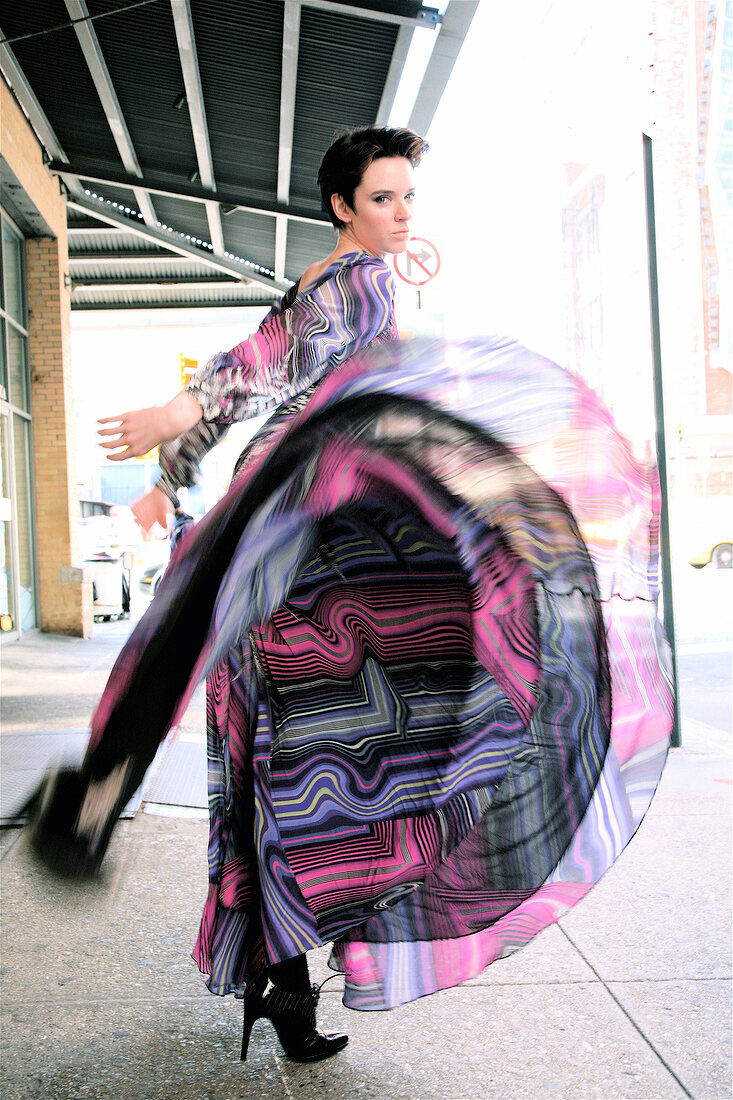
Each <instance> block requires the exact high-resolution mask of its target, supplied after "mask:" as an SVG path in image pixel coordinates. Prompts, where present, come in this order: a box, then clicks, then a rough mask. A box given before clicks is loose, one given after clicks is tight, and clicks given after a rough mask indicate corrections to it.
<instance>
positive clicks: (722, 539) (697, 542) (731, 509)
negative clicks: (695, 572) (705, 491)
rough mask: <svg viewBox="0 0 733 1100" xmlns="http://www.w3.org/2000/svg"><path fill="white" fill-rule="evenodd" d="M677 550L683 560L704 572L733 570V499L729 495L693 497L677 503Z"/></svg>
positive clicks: (675, 512)
mask: <svg viewBox="0 0 733 1100" xmlns="http://www.w3.org/2000/svg"><path fill="white" fill-rule="evenodd" d="M675 505H676V507H675V511H674V514H675V516H676V520H677V527H676V536H677V545H678V550H679V551H680V552H681V553H680V556H681V557H682V556H683V555H682V552H684V557H683V560H684V561H687V562H689V564H690V565H693V566H694V567H695V569H702V568H703V567H704V566H706V565H709V564H711V565H712V566H713V569H731V568H732V567H733V500H731V498H730V497H729V496H714V497H692V498H687V499H686V500H682V501H677V502H675Z"/></svg>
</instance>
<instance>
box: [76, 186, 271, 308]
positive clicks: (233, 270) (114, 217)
mask: <svg viewBox="0 0 733 1100" xmlns="http://www.w3.org/2000/svg"><path fill="white" fill-rule="evenodd" d="M68 206H69V207H71V209H72V210H80V211H83V213H85V214H92V215H93V216H94V217H95V218H99V219H100V221H103V222H107V224H108V225H114V226H116V227H117V229H124V230H127V232H129V233H133V234H134V235H135V236H136V237H142V238H143V240H147V241H154V242H155V244H159V245H162V246H163V248H167V249H169V250H170V251H171V252H177V253H178V254H179V255H180V256H185V257H186V258H187V259H189V260H195V261H196V263H200V264H206V266H207V267H212V268H214V269H215V270H217V271H224V272H226V274H227V275H234V277H235V278H237V279H239V280H241V281H242V282H247V281H251V282H255V283H261V284H262V286H266V287H267V288H268V290H274V291H276V292H277V293H279V294H283V293H284V292H285V291H286V290H288V288H289V285H290V284H289V283H280V282H278V281H277V280H276V279H273V278H272V277H271V276H269V275H265V274H264V273H263V272H261V271H258V270H257V268H256V267H254V266H250V265H245V264H244V263H241V264H240V263H236V262H235V261H234V260H229V259H227V257H226V256H214V254H213V253H211V252H202V251H201V249H199V248H197V247H196V246H195V245H187V244H186V242H185V241H182V240H181V239H180V238H178V237H176V236H174V235H173V234H172V233H166V232H165V231H163V230H161V229H155V228H153V227H151V226H149V225H143V224H142V222H133V221H131V220H130V219H129V218H126V217H125V215H124V214H117V213H115V211H114V210H112V209H111V208H110V207H108V206H106V205H105V206H100V204H99V203H98V202H95V201H94V200H93V199H89V198H87V197H86V196H84V197H82V198H73V199H69V200H68Z"/></svg>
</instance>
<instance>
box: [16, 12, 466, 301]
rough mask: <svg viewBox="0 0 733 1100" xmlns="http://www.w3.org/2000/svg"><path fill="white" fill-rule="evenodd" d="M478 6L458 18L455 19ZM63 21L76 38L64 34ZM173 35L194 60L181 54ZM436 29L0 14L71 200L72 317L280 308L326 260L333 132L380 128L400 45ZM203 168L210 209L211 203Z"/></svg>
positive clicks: (230, 16)
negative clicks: (281, 299) (323, 161)
mask: <svg viewBox="0 0 733 1100" xmlns="http://www.w3.org/2000/svg"><path fill="white" fill-rule="evenodd" d="M477 2H478V0H452V4H453V5H455V4H457V3H461V4H462V5H464V9H463V11H464V13H465V10H466V9H465V5H469V6H471V7H472V8H475V6H476V4H477ZM285 3H287V4H288V5H290V10H289V12H288V13H287V14H288V16H289V17H292V16H293V15H294V14H296V15H299V23H298V21H297V20H296V27H299V41H298V48H297V69H296V72H295V73H292V71H291V70H290V69H289V68H288V66H289V65H292V63H293V62H292V60H291V59H292V58H293V57H294V55H293V52H292V50H290V51H289V50H286V51H285V53H284V52H283V47H284V36H286V33H287V32H286V30H284V27H285V26H286V24H285V23H284V15H285V6H284V5H285ZM450 7H451V5H450V4H449V5H448V9H447V10H446V12H445V20H446V21H449V19H450V14H451V13H450ZM123 8H126V9H127V10H120V9H123ZM294 9H297V12H294ZM70 13H72V15H73V16H74V17H75V18H79V17H80V15H81V18H82V19H83V20H84V22H83V24H79V25H77V26H76V27H72V26H60V25H63V24H64V23H67V24H68V23H69V21H70V18H71V16H70ZM375 13H380V14H379V17H378V18H374V16H375ZM384 20H387V21H384ZM290 22H292V20H290ZM462 22H463V23H465V19H463V20H462ZM469 22H470V20H469ZM182 26H183V27H184V28H186V30H185V34H186V35H187V34H188V31H189V30H190V31H192V34H193V42H194V47H195V49H194V53H193V55H191V54H190V53H187V52H186V50H183V51H182V50H181V48H180V42H179V36H180V34H181V27H182ZM436 27H438V28H439V27H440V16H439V15H438V14H437V13H436V11H435V10H434V9H432V8H430V7H423V6H422V5H421V4H420V2H419V0H352V2H351V3H329V0H302V2H300V0H229V2H227V3H221V0H149V2H147V3H143V4H139V3H138V4H137V5H135V6H129V4H127V3H126V0H86V6H85V4H84V2H83V0H82V2H81V4H79V2H78V0H67V3H65V2H64V0H34V3H33V4H24V5H21V4H12V5H5V6H4V7H3V10H2V14H1V15H0V67H2V69H3V72H4V73H5V75H6V78H7V79H8V81H9V83H10V84H11V86H13V89H14V91H15V92H16V95H18V98H19V99H20V101H21V104H22V105H24V107H25V109H26V111H27V113H28V114H29V116H30V117H32V118H35V119H36V120H38V119H39V118H40V120H41V121H40V123H39V122H38V121H36V125H37V129H38V132H39V136H40V138H41V140H42V141H43V142H44V143H45V144H46V146H47V148H49V149H50V150H51V152H50V153H49V158H50V160H51V161H52V164H51V167H52V169H53V170H54V171H57V172H58V173H59V174H60V175H61V177H62V179H63V180H64V182H65V184H66V186H67V187H68V189H69V200H70V203H69V227H70V228H72V229H73V230H74V231H73V232H72V233H71V234H70V238H69V252H70V269H71V277H72V284H73V288H74V289H73V293H72V305H73V308H78V309H89V308H97V307H99V308H105V309H109V308H114V307H115V306H116V305H119V307H120V308H129V307H130V306H132V305H134V306H135V307H136V308H139V307H140V306H143V305H146V304H147V305H150V306H151V307H160V306H161V305H182V304H184V305H185V304H188V305H197V304H198V305H211V304H212V303H227V302H235V303H245V304H248V305H251V304H258V303H267V302H271V301H273V300H274V299H275V298H276V297H277V296H278V295H279V294H280V293H282V290H283V289H284V288H285V287H286V286H287V285H289V282H290V281H292V280H295V279H297V278H298V276H299V274H300V272H301V271H302V270H303V268H304V267H305V266H307V265H308V264H309V263H311V262H312V261H313V260H314V259H317V258H318V257H319V256H322V255H324V254H325V253H326V252H327V251H328V250H329V249H330V248H331V247H332V244H333V233H332V230H331V229H330V226H329V224H328V222H327V220H326V218H325V215H324V214H323V213H322V211H321V209H320V198H319V195H318V191H317V187H316V183H315V175H316V171H317V168H318V164H319V162H320V157H321V155H322V152H323V149H324V148H325V147H326V146H327V145H328V143H329V142H330V140H331V139H332V137H333V135H334V133H335V132H336V131H337V130H339V129H341V128H343V127H345V126H352V125H360V124H364V123H371V122H374V121H375V120H376V118H377V114H378V112H379V111H380V107H381V109H382V111H384V110H385V103H384V101H383V97H385V94H386V93H385V88H390V87H392V86H393V85H394V84H395V77H396V76H399V64H398V62H397V61H395V62H394V65H393V57H401V56H402V54H400V52H399V51H397V53H396V52H395V45H396V43H397V41H398V38H399V37H400V36H401V35H402V44H403V46H404V41H405V38H404V36H405V35H407V36H408V37H409V35H410V34H411V33H413V31H415V33H419V34H423V35H425V34H433V35H437V34H438V33H440V31H439V29H438V30H436V29H435V28H436ZM426 28H430V29H426ZM90 29H91V35H90V34H89V30H90ZM177 30H178V34H177ZM461 33H465V31H463V32H461ZM24 36H30V37H24ZM3 39H7V40H8V41H7V42H5V43H4V42H3ZM455 39H456V34H455V32H454V31H452V32H451V36H450V37H449V44H451V43H452V46H451V48H456V43H455ZM460 40H462V39H460ZM286 42H290V44H291V45H292V40H291V39H287V37H286ZM457 48H460V41H458V44H457ZM457 48H456V52H457ZM402 53H404V50H403V51H402ZM192 56H193V57H195V60H192ZM391 65H393V69H392V72H391V73H390V66H391ZM395 66H396V67H397V70H396V71H395ZM12 72H15V73H16V74H17V73H18V72H21V74H22V76H24V77H25V83H27V85H29V86H30V91H28V89H27V88H25V89H24V88H23V87H22V85H23V83H24V82H23V80H22V79H16V81H15V84H14V81H13V79H12V78H11V77H10V76H9V75H8V74H9V73H12ZM289 76H295V77H297V79H296V82H295V85H294V87H295V93H294V98H293V100H292V101H290V100H289V99H288V95H287V89H288V86H289V83H288V78H289ZM388 76H389V80H388ZM426 79H427V77H426ZM291 86H292V85H291ZM423 90H424V89H423ZM430 90H431V91H433V92H434V90H435V89H434V88H433V89H430ZM186 91H188V93H189V98H191V97H192V98H193V101H192V102H189V101H188V100H187V98H186ZM199 92H200V101H198V102H197V100H198V96H199ZM29 97H30V102H28V98H29ZM418 98H419V97H418ZM24 100H25V102H24ZM103 101H104V103H105V106H104V107H103ZM282 112H284V114H283V118H284V120H285V122H286V126H285V131H287V129H288V128H289V126H288V123H289V122H292V125H293V140H292V160H291V171H290V178H289V179H280V180H279V179H278V164H279V157H281V156H282V153H283V150H282V149H281V146H280V128H281V113H282ZM289 112H290V113H289ZM44 115H45V119H44V117H43V116H44ZM198 119H203V120H205V123H206V128H205V130H202V129H201V127H199V133H198V143H197V140H195V133H196V130H197V120H198ZM285 131H284V132H285ZM59 149H60V150H61V153H62V154H63V156H62V159H58V158H59V152H58V150H59ZM285 152H287V149H286V150H285ZM209 157H210V167H211V170H212V171H213V183H214V185H215V186H216V188H217V192H218V197H219V200H220V201H217V202H214V201H209V202H206V201H205V200H206V199H207V196H208V197H209V198H211V197H213V196H212V192H211V191H210V190H207V189H205V188H204V186H203V184H202V179H205V178H206V175H207V172H208V163H209V162H208V158H209ZM285 159H286V160H287V157H286V158H285ZM278 190H280V192H281V194H282V193H285V192H288V193H289V199H288V201H287V202H286V203H282V202H278ZM0 197H1V196H0ZM276 213H277V214H280V215H282V217H278V218H276V217H275V214H276ZM303 219H306V220H303ZM110 223H112V224H110ZM94 226H96V227H97V228H96V229H95V228H93V227H94ZM80 228H81V229H83V230H84V231H83V232H80V231H79V230H80ZM282 234H284V237H282ZM281 238H282V239H281ZM141 253H144V257H141V256H140V254H141ZM181 253H183V255H181ZM136 254H137V260H136V259H135V257H136ZM116 257H117V258H118V262H117V263H115V258H116ZM173 284H175V285H173Z"/></svg>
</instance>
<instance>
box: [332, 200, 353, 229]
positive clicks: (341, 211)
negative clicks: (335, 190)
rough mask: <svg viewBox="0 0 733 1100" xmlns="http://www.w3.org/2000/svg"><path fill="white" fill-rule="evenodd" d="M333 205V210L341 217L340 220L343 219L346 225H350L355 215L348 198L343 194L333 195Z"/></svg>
mask: <svg viewBox="0 0 733 1100" xmlns="http://www.w3.org/2000/svg"><path fill="white" fill-rule="evenodd" d="M331 206H332V207H333V212H334V214H335V215H336V217H337V218H338V219H339V221H342V222H344V224H345V225H348V224H349V222H350V221H351V219H352V218H353V216H354V211H353V210H352V209H351V207H350V206H349V204H348V203H347V202H346V200H345V199H344V198H343V197H342V196H341V195H331Z"/></svg>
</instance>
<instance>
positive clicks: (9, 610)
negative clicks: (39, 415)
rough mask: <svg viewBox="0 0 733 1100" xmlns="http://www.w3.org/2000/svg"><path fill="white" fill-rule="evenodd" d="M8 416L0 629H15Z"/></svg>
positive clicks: (0, 504)
mask: <svg viewBox="0 0 733 1100" xmlns="http://www.w3.org/2000/svg"><path fill="white" fill-rule="evenodd" d="M9 472H10V471H9V467H8V418H7V416H2V415H0V631H3V632H7V631H9V630H15V597H14V593H13V555H12V546H11V539H10V536H11V530H12V528H11V517H12V508H11V500H10V477H9Z"/></svg>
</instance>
